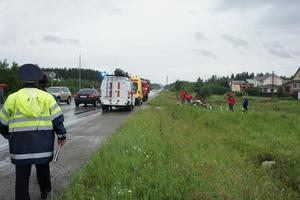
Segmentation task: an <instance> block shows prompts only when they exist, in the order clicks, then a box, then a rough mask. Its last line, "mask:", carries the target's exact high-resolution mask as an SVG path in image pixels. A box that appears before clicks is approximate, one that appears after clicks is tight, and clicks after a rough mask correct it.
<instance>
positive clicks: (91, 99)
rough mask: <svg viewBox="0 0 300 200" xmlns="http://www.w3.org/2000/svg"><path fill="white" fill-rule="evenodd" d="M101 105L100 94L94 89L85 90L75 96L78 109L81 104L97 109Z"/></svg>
mask: <svg viewBox="0 0 300 200" xmlns="http://www.w3.org/2000/svg"><path fill="white" fill-rule="evenodd" d="M97 103H100V93H99V92H98V90H96V89H93V88H83V89H81V90H79V92H78V93H77V94H76V96H75V105H76V107H78V106H79V105H80V104H84V105H85V106H86V105H87V104H93V106H94V107H96V105H97Z"/></svg>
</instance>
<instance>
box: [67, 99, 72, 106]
mask: <svg viewBox="0 0 300 200" xmlns="http://www.w3.org/2000/svg"><path fill="white" fill-rule="evenodd" d="M70 103H71V97H68V100H67V104H68V105H70Z"/></svg>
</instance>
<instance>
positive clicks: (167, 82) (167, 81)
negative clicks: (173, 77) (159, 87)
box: [166, 76, 169, 85]
mask: <svg viewBox="0 0 300 200" xmlns="http://www.w3.org/2000/svg"><path fill="white" fill-rule="evenodd" d="M168 84H169V77H168V76H167V80H166V85H168Z"/></svg>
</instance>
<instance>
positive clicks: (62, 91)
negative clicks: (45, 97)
mask: <svg viewBox="0 0 300 200" xmlns="http://www.w3.org/2000/svg"><path fill="white" fill-rule="evenodd" d="M47 92H49V93H50V94H52V95H53V96H55V98H56V101H57V103H58V104H59V103H61V102H66V103H67V104H70V103H71V99H72V98H71V97H72V94H71V92H70V90H69V88H67V87H49V88H47Z"/></svg>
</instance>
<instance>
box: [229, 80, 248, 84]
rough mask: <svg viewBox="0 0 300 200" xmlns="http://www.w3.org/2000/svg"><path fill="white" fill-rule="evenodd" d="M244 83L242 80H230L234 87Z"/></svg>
mask: <svg viewBox="0 0 300 200" xmlns="http://www.w3.org/2000/svg"><path fill="white" fill-rule="evenodd" d="M245 83H246V82H245V81H242V80H231V84H236V85H240V84H245Z"/></svg>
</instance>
